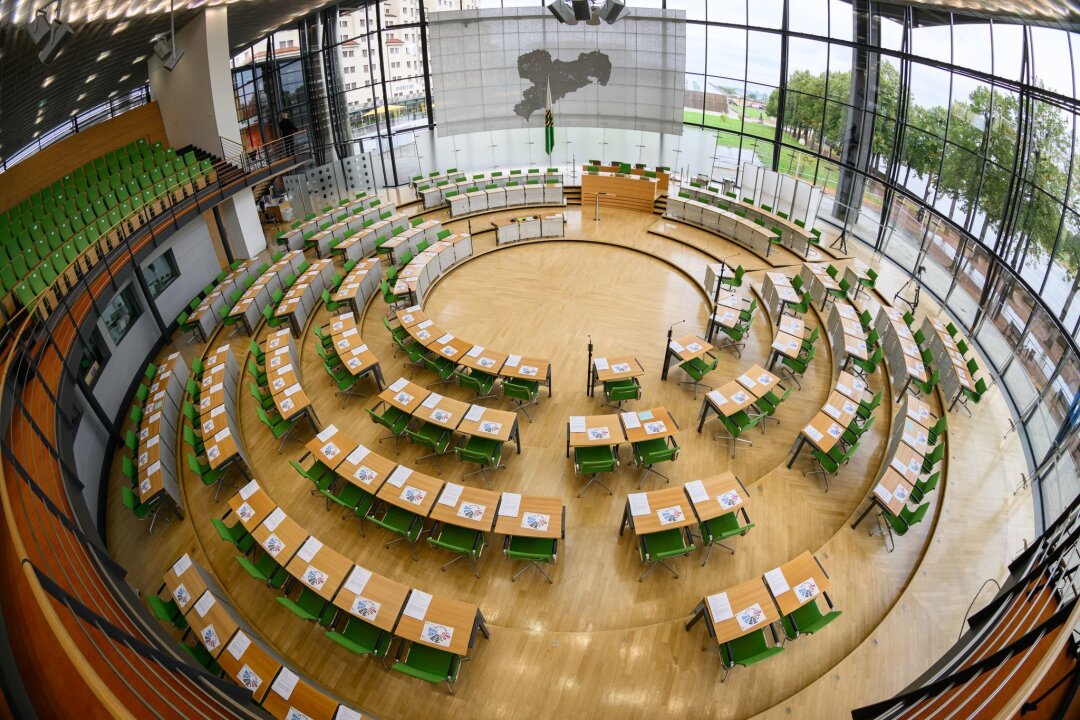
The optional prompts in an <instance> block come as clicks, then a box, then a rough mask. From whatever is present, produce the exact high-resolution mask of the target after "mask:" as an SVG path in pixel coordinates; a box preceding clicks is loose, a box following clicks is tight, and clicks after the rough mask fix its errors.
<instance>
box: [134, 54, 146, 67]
mask: <svg viewBox="0 0 1080 720" xmlns="http://www.w3.org/2000/svg"><path fill="white" fill-rule="evenodd" d="M145 59H146V56H145V55H140V56H139V57H137V58H135V59H134V60H132V61H131V64H132V65H138V64H139V63H141V62H142V61H143V60H145Z"/></svg>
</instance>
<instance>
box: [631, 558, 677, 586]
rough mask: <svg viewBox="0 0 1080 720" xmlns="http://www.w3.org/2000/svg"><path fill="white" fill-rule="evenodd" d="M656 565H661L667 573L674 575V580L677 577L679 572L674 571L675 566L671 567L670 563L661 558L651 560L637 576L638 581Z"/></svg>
mask: <svg viewBox="0 0 1080 720" xmlns="http://www.w3.org/2000/svg"><path fill="white" fill-rule="evenodd" d="M657 566H663V567H664V568H665V569H666V570H667V571H668V572H669V573H671V574H672V575H674V576H675V579H676V580H677V579H678V578H679V573H677V572H675V568H673V567H671V566H670V565H668V564H667V563H666V562H664V561H663V560H656V561H655V562H653V563H652V564H650V565H649V567H648V568H647V569H646V570H645V572H643V573H641V576H640V577H638V582H641V581H642V580H644V579H645V578H646V577H647V576H648V575H649V573H651V572H652V571H653V570H655V569H656V568H657Z"/></svg>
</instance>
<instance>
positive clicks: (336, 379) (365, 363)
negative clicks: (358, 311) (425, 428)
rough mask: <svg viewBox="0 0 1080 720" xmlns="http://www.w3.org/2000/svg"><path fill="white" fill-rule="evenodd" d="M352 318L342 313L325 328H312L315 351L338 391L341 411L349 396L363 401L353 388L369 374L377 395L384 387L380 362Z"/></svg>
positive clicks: (349, 314) (350, 315)
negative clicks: (313, 330) (377, 391)
mask: <svg viewBox="0 0 1080 720" xmlns="http://www.w3.org/2000/svg"><path fill="white" fill-rule="evenodd" d="M353 317H354V316H353V314H352V313H351V312H349V313H344V314H342V315H338V316H337V317H333V318H331V319H330V323H329V324H328V325H325V326H324V327H322V328H319V327H316V328H315V351H316V352H318V353H319V357H321V358H322V362H323V369H325V370H326V374H327V375H329V376H330V379H331V381H332V382H333V383H334V385H335V386H336V387H337V391H336V392H335V394H337V395H341V396H342V398H341V404H342V407H344V405H345V400H347V399H348V397H349V395H361V397H363V395H362V394H361V393H359V392H358V391H356V392H354V387H355V386H356V383H357V382H359V380H360V378H362V377H364V376H365V375H368V374H371V375H372V377H374V378H375V387H376V388H377V389H378V390H380V391H381V390H382V389H383V387H384V386H385V384H386V383H385V381H384V380H383V374H382V367H381V366H380V365H379V359H378V358H377V357H375V353H373V352H371V350H370V349H369V348H368V346H367V343H365V342H364V339H363V338H362V337H361V336H360V326H359V325H357V324H356V320H354V319H353ZM324 330H325V333H324ZM331 351H332V352H333V353H334V354H333V355H331V354H330V353H331Z"/></svg>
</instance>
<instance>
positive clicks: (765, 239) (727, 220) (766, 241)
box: [664, 196, 778, 258]
mask: <svg viewBox="0 0 1080 720" xmlns="http://www.w3.org/2000/svg"><path fill="white" fill-rule="evenodd" d="M741 212H742V211H741V210H740V211H738V212H736V211H734V210H732V209H731V207H730V204H729V203H728V202H725V201H722V200H717V201H716V203H715V204H709V203H704V202H700V201H698V200H694V199H692V198H684V197H676V196H669V197H668V201H667V209H666V210H665V211H664V217H665V218H669V219H671V220H678V221H679V222H684V223H688V224H690V225H695V226H697V227H700V228H702V229H703V230H708V231H709V232H712V233H715V234H717V235H720V236H722V237H724V238H725V239H727V240H734V241H735V242H736V243H738V244H739V245H742V246H743V247H746V248H749V249H750V250H752V251H753V252H754V253H755V254H757V255H759V256H760V257H763V258H764V257H768V256H769V253H770V251H771V249H772V244H773V238H777V237H778V236H777V235H776V233H774V232H772V231H770V230H768V229H767V228H765V227H763V226H761V225H758V224H757V223H755V222H754V221H752V220H749V219H748V218H746V217H745V215H744V214H742V215H741V214H739V213H741Z"/></svg>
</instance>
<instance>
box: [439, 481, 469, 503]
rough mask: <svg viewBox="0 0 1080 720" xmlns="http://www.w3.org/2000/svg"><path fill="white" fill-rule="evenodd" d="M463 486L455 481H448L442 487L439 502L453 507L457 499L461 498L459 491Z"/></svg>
mask: <svg viewBox="0 0 1080 720" xmlns="http://www.w3.org/2000/svg"><path fill="white" fill-rule="evenodd" d="M464 489H465V487H464V486H462V485H458V484H456V483H451V482H448V483H446V486H445V487H444V488H443V491H442V495H440V496H439V504H440V505H447V506H449V507H454V506H455V505H457V504H458V500H460V499H461V491H462V490H464Z"/></svg>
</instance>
